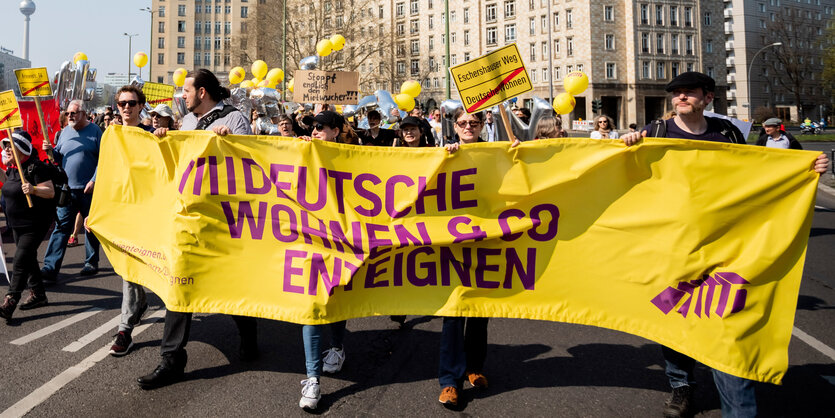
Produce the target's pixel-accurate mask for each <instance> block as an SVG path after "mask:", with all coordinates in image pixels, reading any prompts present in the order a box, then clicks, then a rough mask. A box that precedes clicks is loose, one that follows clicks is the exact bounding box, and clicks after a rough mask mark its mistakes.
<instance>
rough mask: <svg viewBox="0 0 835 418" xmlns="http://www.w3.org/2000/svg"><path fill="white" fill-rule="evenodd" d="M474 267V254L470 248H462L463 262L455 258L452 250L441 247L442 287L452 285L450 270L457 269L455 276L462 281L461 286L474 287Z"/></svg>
mask: <svg viewBox="0 0 835 418" xmlns="http://www.w3.org/2000/svg"><path fill="white" fill-rule="evenodd" d="M472 265H473V252H472V248H470V247H463V248H461V261H458V259H456V258H455V254H453V253H452V249H450V248H449V247H441V285H442V286H449V284H450V274H449V273H450V269H449V267H450V266H452V268H454V269H455V274H457V275H458V279H459V280H461V285H462V286H464V287H472V284H470V268H471V267H472Z"/></svg>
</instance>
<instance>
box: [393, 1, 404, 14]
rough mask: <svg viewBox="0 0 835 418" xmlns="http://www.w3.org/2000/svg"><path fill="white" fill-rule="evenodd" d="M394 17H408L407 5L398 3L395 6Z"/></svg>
mask: <svg viewBox="0 0 835 418" xmlns="http://www.w3.org/2000/svg"><path fill="white" fill-rule="evenodd" d="M394 15H395V16H397V17H403V16H405V15H406V5H405V4H404V3H397V4H396V5H394Z"/></svg>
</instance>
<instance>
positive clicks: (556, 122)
mask: <svg viewBox="0 0 835 418" xmlns="http://www.w3.org/2000/svg"><path fill="white" fill-rule="evenodd" d="M567 136H568V134H567V133H566V132H565V131H564V130H562V122H561V121H560V118H558V117H554V116H545V117H543V118H541V119H539V122H537V124H536V135H534V139H547V138H563V137H567Z"/></svg>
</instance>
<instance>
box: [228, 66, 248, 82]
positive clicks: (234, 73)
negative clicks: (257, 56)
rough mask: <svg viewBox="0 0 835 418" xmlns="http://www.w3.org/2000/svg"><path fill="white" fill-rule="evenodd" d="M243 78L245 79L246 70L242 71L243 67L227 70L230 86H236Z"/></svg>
mask: <svg viewBox="0 0 835 418" xmlns="http://www.w3.org/2000/svg"><path fill="white" fill-rule="evenodd" d="M244 77H246V70H244V68H243V67H235V68H233V69H231V70H229V83H230V84H238V83H240V82H241V81H244Z"/></svg>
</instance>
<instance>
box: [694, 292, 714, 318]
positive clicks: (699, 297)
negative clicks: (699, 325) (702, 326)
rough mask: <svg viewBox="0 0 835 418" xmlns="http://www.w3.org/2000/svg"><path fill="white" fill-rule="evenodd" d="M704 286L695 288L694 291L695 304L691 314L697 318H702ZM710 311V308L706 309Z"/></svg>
mask: <svg viewBox="0 0 835 418" xmlns="http://www.w3.org/2000/svg"><path fill="white" fill-rule="evenodd" d="M704 290H705V288H704V286H699V287H697V288H696V289H695V290H694V291H695V292H696V304H695V306H693V313H695V314H696V316H697V317H699V318H701V317H702V293H704ZM708 309H710V307H708Z"/></svg>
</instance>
